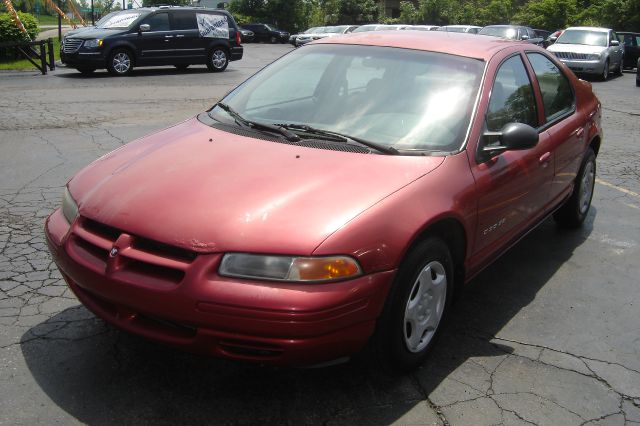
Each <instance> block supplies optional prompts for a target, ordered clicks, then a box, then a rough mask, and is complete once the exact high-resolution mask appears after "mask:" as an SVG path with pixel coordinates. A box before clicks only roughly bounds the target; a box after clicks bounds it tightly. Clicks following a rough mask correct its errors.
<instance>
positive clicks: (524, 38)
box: [520, 34, 529, 40]
mask: <svg viewBox="0 0 640 426" xmlns="http://www.w3.org/2000/svg"><path fill="white" fill-rule="evenodd" d="M520 40H529V36H528V35H526V34H523V35H522V38H520Z"/></svg>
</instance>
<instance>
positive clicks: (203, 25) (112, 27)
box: [60, 7, 243, 76]
mask: <svg viewBox="0 0 640 426" xmlns="http://www.w3.org/2000/svg"><path fill="white" fill-rule="evenodd" d="M240 42H241V40H240V32H239V31H238V27H237V25H236V22H235V21H234V19H233V16H231V14H230V13H229V12H227V11H225V10H211V9H201V8H189V7H170V8H169V7H158V8H155V7H153V8H140V9H131V10H124V11H121V12H118V13H115V14H113V15H110V16H109V17H108V18H107V19H105V20H102V21H100V23H99V25H96V27H95V28H91V29H87V30H85V31H81V32H78V33H75V34H71V35H66V36H65V37H64V38H63V39H62V43H61V45H60V60H61V61H62V62H63V63H65V64H66V65H67V66H69V67H72V68H76V69H77V70H78V71H80V72H81V73H83V74H90V73H92V72H94V71H95V70H96V69H98V68H107V70H109V72H110V73H111V74H113V75H117V76H123V75H128V74H129V73H131V71H132V70H133V68H134V66H135V67H142V66H155V65H174V66H175V67H176V68H179V69H185V68H187V67H188V66H189V65H190V64H206V65H207V67H208V68H209V70H211V71H214V72H219V71H224V70H225V69H226V68H227V65H228V63H229V61H236V60H240V59H242V54H243V48H242V46H241V44H240Z"/></svg>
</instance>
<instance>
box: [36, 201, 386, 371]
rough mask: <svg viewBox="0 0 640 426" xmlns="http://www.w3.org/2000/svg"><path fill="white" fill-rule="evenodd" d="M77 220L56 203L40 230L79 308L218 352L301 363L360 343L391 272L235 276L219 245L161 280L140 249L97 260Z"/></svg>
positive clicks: (178, 343)
mask: <svg viewBox="0 0 640 426" xmlns="http://www.w3.org/2000/svg"><path fill="white" fill-rule="evenodd" d="M83 220H84V219H83V218H80V219H78V220H76V221H75V222H74V224H72V225H71V226H70V225H69V224H68V223H67V221H66V219H65V218H64V217H63V215H62V213H61V212H60V210H56V211H55V212H54V213H53V214H52V215H51V216H49V218H47V221H46V224H45V234H46V236H47V243H48V245H49V249H50V250H51V253H52V255H53V259H54V261H55V262H56V264H57V265H58V267H59V269H60V271H61V272H62V274H63V276H64V278H65V280H66V281H67V283H68V285H69V287H70V288H71V290H73V292H74V293H75V294H76V296H77V297H78V299H79V300H80V301H81V302H82V303H83V304H84V305H85V306H86V307H87V308H89V309H90V310H91V311H93V312H94V313H95V314H96V315H97V316H99V317H101V318H102V319H104V320H105V321H107V322H109V323H111V324H113V325H115V326H117V327H119V328H121V329H123V330H125V331H128V332H131V333H134V334H137V335H140V336H143V337H146V338H149V339H152V340H155V341H159V342H162V343H165V344H169V345H172V346H175V347H178V348H180V349H183V350H186V351H189V352H195V353H202V354H208V355H214V356H219V357H225V358H233V359H238V360H246V361H253V362H260V363H267V364H275V365H288V366H305V365H312V364H317V363H322V362H326V361H331V360H334V359H338V358H342V357H346V356H349V355H352V354H354V353H356V352H358V351H359V350H360V349H361V348H362V347H363V346H364V345H365V343H366V342H367V340H368V339H369V337H370V336H371V335H372V333H373V331H374V328H375V322H376V318H377V317H378V316H379V315H380V312H381V311H382V307H383V305H384V300H385V298H386V295H387V292H388V289H389V286H390V284H391V281H392V279H393V276H394V272H395V271H387V272H381V273H375V274H371V275H366V276H363V277H359V278H357V279H354V280H349V281H343V282H338V283H332V284H284V283H267V282H257V281H250V280H244V281H243V280H239V279H229V278H224V277H220V276H219V275H217V272H216V271H217V267H218V264H219V261H220V260H221V257H222V255H221V254H201V255H198V256H196V257H195V259H194V260H193V261H192V262H191V263H190V264H189V265H188V267H186V269H185V273H184V276H183V277H182V278H178V279H176V280H174V281H173V282H169V281H167V279H165V278H166V277H165V276H163V275H158V271H157V270H154V269H153V268H152V267H150V266H149V264H147V265H146V266H145V265H143V263H144V261H145V259H148V258H149V257H148V256H147V257H145V255H144V253H143V254H142V255H141V254H140V253H138V254H137V255H136V256H135V257H136V259H137V260H136V261H135V262H133V263H132V264H129V263H126V262H121V261H120V260H117V259H110V260H107V263H106V266H104V265H102V264H101V263H100V262H99V261H98V260H99V259H98V258H99V257H100V256H101V253H100V250H96V249H95V248H94V249H91V248H87V246H86V245H83V244H84V243H82V244H79V243H78V242H79V240H78V238H79V237H80V236H82V235H84V234H83V232H85V231H83V228H82V226H81V222H82V221H83ZM85 233H86V232H85ZM92 238H93V237H92ZM96 241H98V240H96ZM118 241H120V240H118ZM98 242H99V241H98ZM121 251H122V253H123V256H126V255H125V254H124V250H121ZM107 252H108V250H107ZM107 256H109V255H108V254H107ZM109 257H110V256H109ZM116 257H117V256H116ZM127 262H128V261H127ZM171 262H174V263H175V261H173V260H172V261H171ZM168 264H170V263H168ZM129 266H131V267H129Z"/></svg>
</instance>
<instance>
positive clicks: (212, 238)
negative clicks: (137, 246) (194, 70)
mask: <svg viewBox="0 0 640 426" xmlns="http://www.w3.org/2000/svg"><path fill="white" fill-rule="evenodd" d="M443 160H444V158H443V157H426V156H391V155H376V154H357V153H347V152H339V151H333V150H325V149H314V148H305V147H299V146H293V145H288V144H282V143H277V142H270V141H265V140H258V139H254V138H250V137H245V136H240V135H236V134H232V133H228V132H225V131H222V130H217V129H214V128H211V127H209V126H208V125H205V124H203V123H201V122H199V121H198V120H197V119H195V118H194V119H191V120H188V121H186V122H184V123H182V124H179V125H177V126H174V127H172V128H169V129H167V130H164V131H161V132H159V133H155V134H153V135H149V136H147V137H144V138H142V139H139V140H137V141H134V142H131V143H130V144H128V145H125V146H124V147H122V148H120V149H118V150H116V151H114V152H112V153H110V154H107V155H106V156H104V157H102V158H100V159H98V160H96V161H95V162H94V163H92V164H91V165H89V166H87V167H86V168H85V169H84V170H82V171H81V172H80V173H78V174H77V175H76V176H75V177H74V178H73V179H72V180H71V181H70V182H69V184H68V186H69V190H70V192H71V194H72V195H73V197H74V198H75V199H76V201H77V203H78V205H79V210H80V214H81V215H82V216H84V217H88V218H91V219H93V220H96V221H98V222H101V223H104V224H107V225H109V226H112V227H115V228H118V229H120V230H122V231H125V232H127V233H131V234H133V235H138V236H144V237H146V238H150V239H153V240H156V241H159V242H162V243H166V244H171V245H174V246H177V247H182V248H186V249H189V250H194V251H198V252H222V251H245V252H256V253H259V252H271V253H282V254H287V253H288V254H301V255H304V254H311V253H313V251H314V249H315V248H316V247H317V246H318V245H319V244H320V243H321V242H322V241H324V240H325V239H326V238H327V237H328V236H330V235H331V234H333V233H334V232H336V231H337V230H339V229H340V228H341V227H343V226H345V224H347V223H348V222H349V221H351V220H352V219H353V218H355V217H356V216H357V215H359V214H360V213H362V212H363V211H365V210H366V209H368V208H370V207H371V206H373V205H374V204H376V203H377V202H379V201H380V200H382V199H384V198H385V197H387V196H389V195H390V194H391V193H393V192H395V191H398V190H399V189H401V188H402V187H404V186H406V185H408V184H410V183H411V182H413V181H415V180H416V179H418V178H420V177H421V176H423V175H425V174H427V173H429V172H430V171H432V170H434V169H435V168H437V167H438V166H439V165H440V164H442V162H443Z"/></svg>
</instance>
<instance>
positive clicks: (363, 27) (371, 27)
mask: <svg viewBox="0 0 640 426" xmlns="http://www.w3.org/2000/svg"><path fill="white" fill-rule="evenodd" d="M382 28H384V25H383V24H367V25H360V26H359V27H358V28H356V29H355V30H353V32H354V33H364V32H368V31H376V30H378V29H382Z"/></svg>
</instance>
